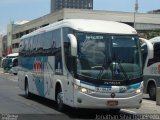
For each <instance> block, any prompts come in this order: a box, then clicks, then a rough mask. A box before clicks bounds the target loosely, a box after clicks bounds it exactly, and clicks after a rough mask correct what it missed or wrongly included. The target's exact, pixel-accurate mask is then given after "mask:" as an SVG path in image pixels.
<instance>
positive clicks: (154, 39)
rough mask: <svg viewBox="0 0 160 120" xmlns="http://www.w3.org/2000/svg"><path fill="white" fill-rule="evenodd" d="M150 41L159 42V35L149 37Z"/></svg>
mask: <svg viewBox="0 0 160 120" xmlns="http://www.w3.org/2000/svg"><path fill="white" fill-rule="evenodd" d="M150 41H151V42H152V43H156V42H160V36H158V37H154V38H152V39H150Z"/></svg>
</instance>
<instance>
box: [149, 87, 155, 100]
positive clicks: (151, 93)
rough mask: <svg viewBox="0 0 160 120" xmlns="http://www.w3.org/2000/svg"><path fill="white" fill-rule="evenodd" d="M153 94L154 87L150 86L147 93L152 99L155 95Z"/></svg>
mask: <svg viewBox="0 0 160 120" xmlns="http://www.w3.org/2000/svg"><path fill="white" fill-rule="evenodd" d="M155 94H156V88H155V87H153V86H152V87H151V88H150V90H149V95H150V97H151V98H152V99H153V98H154V97H155Z"/></svg>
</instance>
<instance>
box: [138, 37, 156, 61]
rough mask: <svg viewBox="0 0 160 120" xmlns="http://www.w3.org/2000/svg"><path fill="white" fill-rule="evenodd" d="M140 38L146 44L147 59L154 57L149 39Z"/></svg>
mask: <svg viewBox="0 0 160 120" xmlns="http://www.w3.org/2000/svg"><path fill="white" fill-rule="evenodd" d="M140 40H141V41H143V42H144V43H145V44H146V45H147V48H148V59H152V58H153V57H154V56H153V44H152V43H151V42H150V41H149V40H147V39H144V38H140Z"/></svg>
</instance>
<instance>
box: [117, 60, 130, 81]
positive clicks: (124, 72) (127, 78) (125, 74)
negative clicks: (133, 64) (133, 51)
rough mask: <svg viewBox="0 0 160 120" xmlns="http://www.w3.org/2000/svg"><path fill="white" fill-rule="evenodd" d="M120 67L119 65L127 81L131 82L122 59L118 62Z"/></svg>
mask: <svg viewBox="0 0 160 120" xmlns="http://www.w3.org/2000/svg"><path fill="white" fill-rule="evenodd" d="M118 65H119V67H120V69H121V70H122V73H123V75H124V77H125V79H126V80H129V77H128V75H127V73H126V71H125V70H124V68H123V66H122V65H121V62H120V59H119V60H118Z"/></svg>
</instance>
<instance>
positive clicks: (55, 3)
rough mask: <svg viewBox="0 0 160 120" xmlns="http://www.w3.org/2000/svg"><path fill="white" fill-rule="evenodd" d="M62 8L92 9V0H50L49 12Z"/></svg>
mask: <svg viewBox="0 0 160 120" xmlns="http://www.w3.org/2000/svg"><path fill="white" fill-rule="evenodd" d="M63 8H74V9H93V0H51V12H54V11H57V10H60V9H63Z"/></svg>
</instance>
